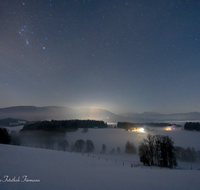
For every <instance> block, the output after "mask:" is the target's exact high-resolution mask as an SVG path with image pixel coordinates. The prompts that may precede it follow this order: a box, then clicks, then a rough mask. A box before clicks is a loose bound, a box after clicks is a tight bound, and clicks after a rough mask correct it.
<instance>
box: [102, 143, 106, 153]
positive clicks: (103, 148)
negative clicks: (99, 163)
mask: <svg viewBox="0 0 200 190" xmlns="http://www.w3.org/2000/svg"><path fill="white" fill-rule="evenodd" d="M105 152H106V145H105V144H103V145H102V150H101V154H104V153H105Z"/></svg>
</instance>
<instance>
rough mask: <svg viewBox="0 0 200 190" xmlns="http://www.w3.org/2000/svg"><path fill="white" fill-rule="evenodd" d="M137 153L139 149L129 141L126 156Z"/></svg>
mask: <svg viewBox="0 0 200 190" xmlns="http://www.w3.org/2000/svg"><path fill="white" fill-rule="evenodd" d="M136 152H137V148H136V147H135V145H134V144H133V143H130V142H129V141H127V143H126V146H125V153H126V154H135V153H136Z"/></svg>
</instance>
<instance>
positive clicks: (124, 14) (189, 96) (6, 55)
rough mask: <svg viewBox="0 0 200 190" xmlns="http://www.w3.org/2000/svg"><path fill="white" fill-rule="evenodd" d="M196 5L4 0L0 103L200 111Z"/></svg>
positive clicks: (199, 9)
mask: <svg viewBox="0 0 200 190" xmlns="http://www.w3.org/2000/svg"><path fill="white" fill-rule="evenodd" d="M199 33H200V3H199V2H198V1H189V0H183V1H178V0H177V1H173V0H163V1H159V0H154V1H147V0H144V1H142V0H136V1H132V0H119V1H116V0H110V1H106V0H102V1H97V0H74V1H64V0H59V1H56V0H44V1H34V0H20V1H14V0H3V1H1V2H0V64H1V69H0V88H1V90H0V100H1V101H0V107H7V106H14V105H36V106H47V105H62V106H69V107H102V108H105V109H109V110H111V111H113V112H116V113H121V112H143V111H156V112H164V113H169V112H187V111H200V103H199V97H200V88H199V84H198V81H200V74H199V70H200V64H199V60H200V53H199V51H200V38H199V35H200V34H199Z"/></svg>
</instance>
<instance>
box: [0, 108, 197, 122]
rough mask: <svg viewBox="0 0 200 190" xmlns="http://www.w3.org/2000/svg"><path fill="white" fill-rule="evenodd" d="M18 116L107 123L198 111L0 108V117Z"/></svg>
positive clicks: (182, 118) (186, 116)
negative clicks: (172, 112)
mask: <svg viewBox="0 0 200 190" xmlns="http://www.w3.org/2000/svg"><path fill="white" fill-rule="evenodd" d="M5 118H20V119H22V120H27V121H43V120H52V119H54V120H70V119H93V120H102V121H104V122H107V123H117V122H138V123H139V122H140V123H146V122H169V123H170V122H177V121H179V122H182V123H184V122H186V121H198V120H200V113H199V112H190V113H176V114H159V113H153V112H144V113H142V114H138V113H128V114H121V115H117V114H114V113H112V112H110V111H108V110H104V109H90V108H81V109H74V108H69V107H59V106H47V107H35V106H16V107H7V108H0V119H5Z"/></svg>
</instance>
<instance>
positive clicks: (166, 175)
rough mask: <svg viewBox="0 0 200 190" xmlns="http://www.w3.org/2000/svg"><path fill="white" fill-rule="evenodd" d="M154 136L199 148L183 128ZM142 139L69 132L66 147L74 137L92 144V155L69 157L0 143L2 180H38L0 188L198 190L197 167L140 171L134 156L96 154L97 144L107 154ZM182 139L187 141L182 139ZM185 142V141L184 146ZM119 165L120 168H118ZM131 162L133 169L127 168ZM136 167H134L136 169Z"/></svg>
mask: <svg viewBox="0 0 200 190" xmlns="http://www.w3.org/2000/svg"><path fill="white" fill-rule="evenodd" d="M151 133H154V134H165V135H166V134H168V135H169V136H171V137H172V139H173V140H175V142H176V143H175V145H179V146H183V147H185V146H186V147H188V146H192V147H195V148H196V149H198V150H200V145H199V143H197V142H198V139H199V137H200V133H198V132H189V131H184V130H177V131H163V130H157V129H156V130H154V131H153V132H151ZM145 137H146V134H144V133H138V132H127V131H124V130H121V129H89V131H88V132H87V133H82V132H81V129H79V130H78V131H77V132H75V133H68V134H67V135H66V139H67V140H68V141H69V142H70V143H71V142H74V141H75V140H77V139H80V138H82V139H84V140H87V139H91V140H92V141H93V142H94V145H95V150H96V151H95V152H94V153H93V154H89V156H88V154H81V153H78V154H77V153H73V152H72V153H70V152H64V151H57V150H47V149H41V148H34V147H23V146H12V145H2V144H0V152H1V157H0V180H5V178H4V176H5V175H7V176H9V177H10V178H14V177H15V178H16V179H18V178H19V179H20V180H21V181H22V180H23V176H24V175H26V176H27V178H28V179H31V180H40V182H21V181H20V182H2V181H1V182H0V189H1V190H27V189H28V190H35V189H37V190H40V189H41V190H44V189H48V190H55V189H56V190H57V189H59V190H64V189H69V190H93V189H94V190H98V189H99V190H102V189H103V190H106V189H109V190H110V189H115V190H118V189H119V190H122V189H126V190H129V189H136V190H137V189H145V190H158V189H164V190H165V189H166V190H169V189H174V190H179V189H180V190H188V189H192V190H195V189H199V187H200V180H199V173H200V170H198V169H199V168H200V164H199V163H195V164H193V170H191V169H190V167H191V163H183V162H182V163H179V166H181V168H182V169H178V168H177V169H168V168H163V169H161V168H159V167H152V168H151V167H147V166H146V167H143V166H142V165H140V162H139V157H138V155H125V154H113V155H111V154H109V153H107V154H99V152H100V149H101V146H102V144H103V143H104V144H106V146H107V149H108V151H110V150H111V149H112V148H116V147H117V146H120V148H121V149H123V148H124V146H125V143H126V142H127V140H129V141H130V142H134V144H135V145H136V146H138V144H139V142H140V141H141V140H142V139H143V138H145ZM186 139H187V140H186ZM185 142H186V143H185ZM123 163H124V165H123ZM131 164H133V165H137V167H131ZM138 165H139V166H138Z"/></svg>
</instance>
